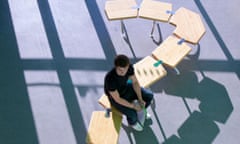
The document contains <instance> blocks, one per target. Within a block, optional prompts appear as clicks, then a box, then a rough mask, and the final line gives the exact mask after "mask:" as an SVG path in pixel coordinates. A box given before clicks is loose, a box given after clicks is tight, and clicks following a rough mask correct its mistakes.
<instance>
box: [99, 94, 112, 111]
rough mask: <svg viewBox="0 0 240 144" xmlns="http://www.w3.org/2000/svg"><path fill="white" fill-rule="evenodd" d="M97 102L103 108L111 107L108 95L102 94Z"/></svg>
mask: <svg viewBox="0 0 240 144" xmlns="http://www.w3.org/2000/svg"><path fill="white" fill-rule="evenodd" d="M98 103H99V104H100V105H102V106H103V107H104V108H105V109H109V108H111V104H110V102H109V100H108V97H107V95H106V94H103V95H102V96H101V97H100V99H99V100H98Z"/></svg>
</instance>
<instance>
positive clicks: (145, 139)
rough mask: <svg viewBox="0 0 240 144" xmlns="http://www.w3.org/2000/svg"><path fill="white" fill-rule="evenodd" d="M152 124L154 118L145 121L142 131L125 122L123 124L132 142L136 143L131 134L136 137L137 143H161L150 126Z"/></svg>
mask: <svg viewBox="0 0 240 144" xmlns="http://www.w3.org/2000/svg"><path fill="white" fill-rule="evenodd" d="M151 125H152V120H151V119H148V120H146V121H145V124H144V129H143V131H141V132H138V131H135V130H133V129H132V128H131V127H129V126H127V125H125V124H122V128H123V129H124V130H125V131H126V133H127V135H128V138H129V140H130V143H131V144H133V143H134V142H133V139H132V138H131V135H132V136H133V137H134V141H135V143H136V144H148V143H149V144H159V141H158V139H157V137H156V135H155V134H154V132H153V130H152V128H151V127H150V126H151Z"/></svg>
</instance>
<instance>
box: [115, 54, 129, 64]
mask: <svg viewBox="0 0 240 144" xmlns="http://www.w3.org/2000/svg"><path fill="white" fill-rule="evenodd" d="M129 64H130V61H129V58H128V57H127V56H125V55H122V54H120V55H117V56H116V57H115V59H114V65H115V67H117V66H119V67H126V66H127V65H129Z"/></svg>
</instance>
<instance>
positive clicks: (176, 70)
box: [173, 67, 180, 75]
mask: <svg viewBox="0 0 240 144" xmlns="http://www.w3.org/2000/svg"><path fill="white" fill-rule="evenodd" d="M173 69H174V70H175V72H176V74H177V75H180V71H179V70H178V68H177V67H174V68H173Z"/></svg>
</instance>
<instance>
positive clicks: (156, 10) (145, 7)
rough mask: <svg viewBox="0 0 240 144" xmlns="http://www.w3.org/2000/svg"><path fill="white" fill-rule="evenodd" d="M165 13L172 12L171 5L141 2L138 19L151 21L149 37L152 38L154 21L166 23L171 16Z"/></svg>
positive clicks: (158, 2) (149, 0) (147, 0)
mask: <svg viewBox="0 0 240 144" xmlns="http://www.w3.org/2000/svg"><path fill="white" fill-rule="evenodd" d="M167 11H172V4H170V3H166V2H160V1H153V0H143V2H142V3H141V6H140V9H139V14H138V15H139V17H140V18H145V19H149V20H153V26H152V30H151V34H150V36H151V37H153V32H154V29H155V26H156V21H161V22H168V21H169V18H170V16H171V14H170V13H167Z"/></svg>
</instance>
